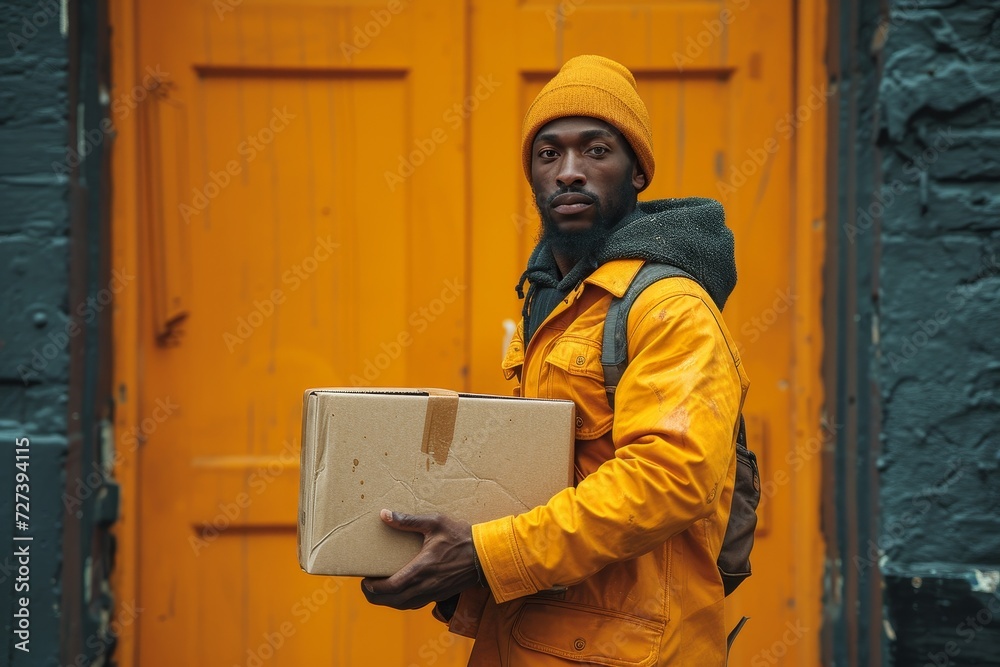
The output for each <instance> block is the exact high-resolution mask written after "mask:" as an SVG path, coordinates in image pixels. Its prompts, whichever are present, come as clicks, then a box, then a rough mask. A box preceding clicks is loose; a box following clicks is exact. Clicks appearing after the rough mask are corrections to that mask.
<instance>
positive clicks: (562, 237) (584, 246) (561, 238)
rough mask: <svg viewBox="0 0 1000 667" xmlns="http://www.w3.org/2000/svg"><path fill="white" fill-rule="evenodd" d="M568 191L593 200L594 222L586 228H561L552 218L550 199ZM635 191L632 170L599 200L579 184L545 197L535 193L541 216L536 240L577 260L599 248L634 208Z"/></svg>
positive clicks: (536, 204)
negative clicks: (540, 228) (608, 193)
mask: <svg viewBox="0 0 1000 667" xmlns="http://www.w3.org/2000/svg"><path fill="white" fill-rule="evenodd" d="M569 192H573V193H578V194H582V195H584V196H586V197H590V198H591V199H592V200H593V201H594V208H595V210H596V213H595V215H594V223H593V224H592V225H591V226H590V227H588V228H586V229H577V230H563V229H560V228H559V226H558V225H557V224H556V222H555V220H553V219H552V200H553V199H555V198H556V197H557V196H558V195H562V194H566V193H569ZM636 198H637V193H636V191H635V187H634V186H633V185H632V177H631V173H628V174H626V177H625V178H624V179H623V180H622V182H621V183H619V185H618V187H617V188H615V190H614V192H613V193H612V194H611V195H610V196H609V197H607V198H606V199H602V198H601V197H598V196H597V194H596V193H594V192H592V191H590V190H588V189H586V188H582V187H568V188H560V189H559V190H556V191H555V192H553V193H552V194H551V195H550V196H548V197H545V198H544V201H543V196H542V195H540V194H539V193H537V192H536V193H535V206H536V207H537V208H538V215H539V217H540V218H541V219H542V231H541V235H540V236H539V239H538V241H539V243H542V242H547V243H548V244H549V245H550V246H551V248H552V250H554V251H556V252H559V253H561V254H564V255H566V256H567V257H570V258H572V259H575V260H580V259H583V258H584V257H586V256H587V255H589V254H590V253H591V252H593V251H594V250H596V249H597V248H599V247H600V246H601V245H602V244H603V243H604V241H605V239H607V238H608V236H610V235H611V232H612V230H613V229H614V228H615V226H616V225H617V224H618V223H619V222H620V221H621V220H622V218H624V217H625V216H626V215H628V214H629V213H631V212H632V209H634V208H635V204H636Z"/></svg>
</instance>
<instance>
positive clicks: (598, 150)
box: [590, 146, 609, 157]
mask: <svg viewBox="0 0 1000 667" xmlns="http://www.w3.org/2000/svg"><path fill="white" fill-rule="evenodd" d="M590 152H591V153H593V154H594V155H596V156H597V157H603V156H605V155H607V154H608V152H609V151H608V149H607V148H605V147H604V146H594V147H592V148H591V149H590Z"/></svg>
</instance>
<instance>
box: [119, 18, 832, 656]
mask: <svg viewBox="0 0 1000 667" xmlns="http://www.w3.org/2000/svg"><path fill="white" fill-rule="evenodd" d="M117 4H118V5H119V6H120V5H122V4H127V5H128V6H129V8H130V9H129V10H128V11H118V12H116V13H115V15H116V16H119V15H120V16H129V15H130V12H132V13H134V14H135V17H136V18H135V21H134V27H133V25H132V24H126V25H122V26H117V27H116V29H118V30H133V29H134V30H135V31H136V34H135V38H134V43H135V45H136V46H135V52H134V54H131V56H128V57H131V58H133V60H134V61H132V62H129V63H128V66H127V67H125V68H124V69H125V70H126V71H136V72H142V71H144V68H146V67H147V66H148V67H153V66H159V67H160V69H161V71H163V72H166V73H168V76H167V77H166V80H167V83H166V85H164V86H163V87H162V90H160V91H159V93H158V96H157V98H156V100H155V105H145V106H140V107H139V110H138V112H137V114H136V117H135V118H132V119H128V122H133V121H134V120H136V119H138V120H141V123H140V125H141V129H143V130H144V131H143V132H137V134H136V136H137V137H139V143H140V146H139V148H140V150H139V151H138V155H140V156H141V159H140V158H136V159H135V161H134V166H135V169H136V170H137V177H136V181H137V183H138V200H137V201H135V203H134V211H132V213H131V214H130V215H124V216H122V215H119V216H118V217H117V218H116V220H115V225H116V228H117V229H118V230H121V231H116V238H117V239H119V240H122V239H124V240H126V241H130V240H132V239H134V242H135V245H136V248H138V249H139V250H137V251H136V252H137V260H136V263H137V265H138V266H137V269H138V271H137V273H138V276H139V282H140V283H141V284H142V293H141V297H140V298H139V299H138V300H137V303H136V304H135V305H134V306H132V307H133V308H134V311H133V312H131V313H130V317H131V318H132V320H133V321H136V320H137V321H138V329H137V331H136V333H135V334H134V336H135V338H134V339H135V340H137V345H136V348H137V349H136V350H130V351H122V352H121V353H120V354H119V355H118V357H117V358H118V359H121V360H125V363H127V364H130V367H129V369H127V370H126V371H120V372H119V376H120V377H126V378H132V380H131V381H132V382H133V383H134V385H129V386H128V387H125V386H124V385H123V392H124V391H125V390H126V389H127V390H128V392H127V393H128V395H129V396H133V395H134V396H137V397H138V398H137V401H138V408H137V410H136V416H135V417H134V425H135V426H141V431H142V434H143V438H142V443H141V445H140V446H139V450H138V452H137V454H136V459H135V466H136V468H135V470H136V472H135V481H134V488H132V489H131V493H132V494H134V496H130V495H129V489H128V488H126V494H125V498H126V499H125V501H124V502H125V507H126V508H127V509H128V508H133V507H134V512H133V513H132V514H130V513H129V512H128V511H127V510H126V512H125V514H126V518H125V521H124V523H123V524H122V528H121V530H125V531H129V530H131V531H134V533H135V535H134V538H133V536H131V535H127V536H126V539H125V540H124V543H126V544H127V543H130V540H131V539H134V540H135V543H136V545H137V548H136V549H135V552H134V553H131V552H130V553H123V554H122V558H124V559H135V562H134V564H133V567H134V569H135V571H136V572H137V574H136V582H137V583H136V588H137V597H138V606H139V607H141V608H143V610H144V611H143V613H142V614H140V616H139V618H138V620H137V622H136V625H135V626H134V627H132V626H130V627H127V628H124V630H123V631H124V632H125V633H126V634H127V635H128V638H127V640H126V641H125V642H123V646H124V647H132V651H131V652H126V653H125V654H123V655H121V656H120V658H121V662H122V664H123V665H133V664H141V665H144V666H145V665H151V666H155V665H168V664H185V665H196V666H197V665H206V666H207V665H213V666H214V665H255V664H261V665H267V664H274V665H280V664H286V665H305V664H331V665H400V666H404V667H408V666H409V665H411V664H416V665H430V664H435V665H460V664H464V662H465V656H467V654H468V648H469V643H468V642H467V641H466V640H464V639H458V638H455V637H453V636H451V635H449V634H448V633H447V632H445V630H444V626H442V625H440V624H439V623H437V622H436V621H434V620H432V619H431V618H430V615H429V612H428V610H426V609H425V610H421V611H417V612H407V613H399V612H395V611H391V610H383V609H378V608H373V607H371V606H370V605H368V604H367V603H366V602H365V600H364V598H363V596H362V595H361V594H360V591H359V586H358V582H357V580H356V579H340V578H321V577H311V576H307V575H305V574H303V573H301V572H300V571H299V568H298V565H297V563H296V549H295V519H296V504H297V493H298V473H297V471H298V451H299V450H298V447H299V420H300V410H301V405H300V401H301V391H302V389H304V388H306V387H309V386H316V385H361V384H364V385H382V386H393V385H396V386H440V387H450V388H457V389H465V390H471V391H478V392H490V393H500V394H507V393H509V392H510V386H509V384H508V383H506V382H505V381H504V380H503V378H502V375H501V373H500V371H499V362H500V358H501V355H502V352H503V347H504V346H503V342H504V339H505V337H506V336H508V335H509V331H510V325H511V323H512V322H514V321H516V320H517V318H518V317H519V314H520V310H521V306H522V304H521V302H520V301H518V300H517V298H516V296H515V293H514V289H513V287H514V283H515V282H516V280H517V278H518V276H519V275H520V274H521V271H522V270H523V269H524V265H525V262H526V261H527V258H528V254H529V253H530V251H531V249H532V247H533V245H534V242H535V239H536V237H537V233H538V221H537V215H536V213H535V212H534V207H533V204H532V200H531V193H530V189H529V187H528V184H527V183H526V182H525V179H524V177H523V174H522V170H521V165H520V157H519V156H520V151H519V146H520V123H521V118H522V117H523V114H524V111H525V110H526V109H527V107H528V105H529V104H530V102H531V100H532V99H533V97H534V95H535V94H536V93H537V92H538V91H539V90H540V89H541V87H542V86H543V85H544V83H545V82H546V81H547V80H548V79H549V78H550V77H551V76H552V75H553V74H554V73H555V72H556V71H557V69H558V67H559V66H560V65H561V64H562V62H564V61H565V59H567V58H569V57H571V56H573V55H578V54H581V53H592V52H593V53H600V54H602V55H607V56H609V57H612V58H616V59H618V60H620V61H621V62H623V63H624V64H626V65H627V66H629V67H630V68H631V69H632V70H633V71H634V72H635V74H636V78H637V80H638V86H639V92H640V94H641V95H642V97H643V99H644V100H645V101H646V103H647V105H648V107H649V111H650V115H651V118H652V121H653V135H654V147H655V157H656V161H657V171H656V176H655V178H654V180H653V183H652V186H651V187H650V188H649V190H647V192H646V193H645V194H644V195H643V198H648V199H652V198H660V197H674V196H690V195H701V196H709V197H715V198H719V199H721V200H722V201H723V203H724V204H725V207H726V212H727V216H728V220H729V224H730V225H731V226H732V227H733V229H734V231H735V233H736V238H737V262H738V265H739V268H740V282H739V286H738V287H737V290H736V293H735V294H734V296H733V297H732V299H731V300H730V303H729V304H728V306H727V308H726V312H725V316H726V319H727V322H728V324H729V328H730V330H731V331H732V333H733V334H734V336H735V337H736V338H737V340H738V341H739V342H740V344H741V346H742V349H743V356H744V359H745V363H746V364H747V367H748V372H749V374H750V378H751V382H752V387H751V391H750V396H749V399H748V404H747V406H746V413H747V417H748V424H749V426H750V432H751V441H752V443H753V445H754V446H755V448H756V449H757V450H758V452H759V455H760V457H761V459H762V461H763V462H764V473H763V474H764V479H765V482H768V481H771V482H772V486H771V487H767V485H766V484H765V496H766V498H765V501H764V505H763V506H762V509H761V516H762V522H761V526H760V529H759V531H758V538H759V542H758V545H757V547H756V549H755V552H754V568H755V575H754V577H752V578H751V579H750V581H749V582H748V583H746V584H744V586H743V587H742V588H741V589H740V591H739V592H738V593H737V594H736V595H735V596H733V598H732V599H731V600H730V601H729V604H728V608H729V613H730V615H731V624H732V623H734V622H735V619H736V618H737V617H738V615H739V614H741V613H747V614H748V615H751V616H753V621H752V622H751V623H750V624H749V625H748V627H747V629H746V630H744V634H743V635H742V636H741V638H740V640H739V642H738V643H737V646H736V653H735V655H734V657H733V659H732V660H731V664H738V665H743V664H774V663H772V662H769V656H774V655H777V652H773V653H764V651H771V650H772V649H774V647H775V646H778V647H779V648H780V650H781V656H780V657H781V664H789V665H792V664H794V665H814V664H816V663H817V661H818V658H817V646H816V642H817V638H818V632H816V629H817V628H818V625H817V624H818V606H819V600H820V591H819V589H818V581H819V577H818V576H816V577H815V579H816V582H817V588H815V589H808V590H807V589H805V588H803V587H801V586H800V587H798V588H796V587H795V582H796V581H797V580H798V581H801V580H802V579H803V575H802V572H803V570H804V571H806V572H817V573H818V572H820V571H821V570H822V567H821V563H820V561H819V560H818V558H819V557H820V556H819V555H818V554H819V552H818V551H815V550H814V551H813V553H816V554H817V555H816V558H817V560H816V562H801V561H800V560H797V559H796V558H794V557H793V554H794V553H799V552H802V551H807V550H804V549H802V548H801V545H803V544H814V543H815V542H816V541H817V538H818V533H817V532H816V531H815V530H814V526H813V524H808V526H809V527H808V528H807V529H806V528H800V527H799V526H797V525H796V521H795V520H794V517H796V516H799V515H800V511H796V510H794V507H795V503H796V502H797V500H798V501H799V502H802V501H801V500H799V499H797V497H796V494H797V493H798V490H797V489H798V488H799V487H798V486H797V485H796V484H788V483H782V482H780V481H775V480H776V478H774V477H773V476H772V475H770V474H769V469H770V468H771V466H772V465H773V466H775V468H777V467H778V466H779V465H780V464H781V462H783V461H786V460H787V457H788V456H789V455H790V453H791V452H792V451H793V439H792V431H793V418H792V398H791V397H792V396H793V394H795V392H801V391H804V390H806V389H807V388H804V387H799V386H797V385H795V383H794V377H795V376H794V375H793V368H794V359H793V352H792V350H793V338H792V336H793V320H794V312H795V311H794V309H793V308H782V310H780V312H779V311H778V310H777V308H776V306H775V303H776V300H778V299H780V298H781V296H782V295H783V294H794V291H795V285H794V282H793V280H792V266H793V264H792V261H791V252H792V250H791V248H792V247H793V239H794V232H795V229H794V225H793V220H792V214H791V211H792V197H793V192H792V190H791V182H792V157H791V156H792V153H793V146H792V137H791V135H788V136H786V135H785V134H784V132H783V131H782V126H780V125H779V121H780V120H781V119H782V118H783V117H784V116H785V114H787V113H788V112H790V111H791V110H792V106H793V93H794V91H793V89H792V80H793V67H792V48H793V44H794V40H793V39H792V17H793V7H792V3H790V2H780V3H749V2H746V1H745V0H736V1H734V2H732V3H718V2H673V1H669V0H662V1H653V0H647V1H645V2H624V1H621V0H602V1H601V2H597V1H595V0H591V1H590V2H581V1H578V2H566V1H565V0H560V1H552V2H546V1H542V0H521V1H520V2H518V1H516V0H491V1H489V2H487V1H485V0H482V1H480V0H475V1H471V2H460V1H459V0H435V2H429V1H427V0H411V1H409V2H404V1H402V0H401V1H400V2H398V3H397V2H395V1H392V2H390V1H388V0H386V1H382V0H371V1H368V2H362V1H361V0H356V1H346V0H340V1H334V0H331V1H325V0H309V1H308V2H300V3H297V4H295V5H287V4H285V3H281V2H278V1H277V0H242V1H240V2H237V1H236V0H214V1H213V0H182V1H181V2H178V3H141V4H140V3H135V2H132V1H131V0H120V2H118V3H117ZM725 12H728V13H725ZM122 57H123V56H121V55H118V56H116V59H120V58H122ZM154 110H155V111H156V114H154V113H153V111H154ZM157 114H158V115H157ZM124 122H125V121H123V124H124ZM154 136H155V137H158V140H157V141H153V140H152V139H151V137H154ZM170 139H172V140H173V141H172V142H171V141H170ZM772 139H773V140H774V142H775V144H774V145H776V146H777V149H776V150H774V151H767V155H766V157H765V158H764V159H763V160H762V161H760V160H759V161H757V162H755V161H754V160H753V158H754V156H758V155H759V154H760V150H761V148H762V147H765V146H770V145H771V144H770V143H769V140H772ZM130 159H131V158H129V157H128V156H127V155H117V154H116V160H124V161H125V162H126V163H127V164H131V163H128V161H129V160H130ZM747 160H751V161H750V162H749V163H748V162H747ZM747 165H749V166H747ZM128 168H129V167H128V166H126V167H118V168H116V169H117V171H116V174H121V173H122V171H121V170H122V169H125V170H127V169H128ZM116 182H119V181H116ZM121 182H124V179H122V180H121ZM130 197H131V195H129V194H128V193H125V194H121V193H119V194H116V198H117V199H116V201H117V202H118V207H117V208H116V210H117V211H121V210H127V209H126V208H125V204H122V202H126V203H127V202H130V201H131V199H130ZM129 230H131V231H129ZM136 230H137V231H136ZM793 300H794V299H793ZM120 322H121V321H120V320H119V324H118V325H117V326H118V328H117V329H116V333H120V332H124V334H126V335H132V329H131V326H132V325H131V324H121V323H120ZM801 375H802V374H801V373H800V374H799V376H801ZM123 395H124V394H123ZM165 406H166V407H165ZM129 409H131V408H129ZM122 414H131V413H126V412H123V413H122ZM155 415H161V416H163V415H165V416H164V417H163V418H162V419H159V418H157V417H154V416H155ZM129 418H131V417H129ZM143 420H148V421H143ZM147 423H148V424H149V425H150V426H149V427H147ZM119 425H120V426H122V425H124V426H126V427H127V426H128V425H129V424H128V423H125V422H119ZM129 461H130V463H131V461H132V459H129ZM768 488H771V489H773V490H774V492H773V493H771V494H768V493H767V489H768ZM132 498H134V499H132ZM806 500H808V498H806ZM130 503H134V505H131V504H130ZM806 578H807V577H806ZM789 623H791V624H793V625H795V624H797V623H804V624H805V626H806V627H807V628H808V629H809V634H807V635H806V636H805V637H799V638H796V639H795V641H793V642H789V641H786V640H784V639H783V637H786V636H788V633H787V624H789ZM796 627H800V626H796ZM754 660H758V662H756V663H754ZM759 660H763V661H764V662H759Z"/></svg>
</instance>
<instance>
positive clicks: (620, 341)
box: [601, 262, 694, 410]
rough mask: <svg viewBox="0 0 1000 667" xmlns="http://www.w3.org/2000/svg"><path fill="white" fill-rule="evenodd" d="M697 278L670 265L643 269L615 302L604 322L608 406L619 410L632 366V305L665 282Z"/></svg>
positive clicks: (613, 299)
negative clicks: (618, 398)
mask: <svg viewBox="0 0 1000 667" xmlns="http://www.w3.org/2000/svg"><path fill="white" fill-rule="evenodd" d="M676 277H682V278H691V280H694V278H692V277H691V275H690V274H688V273H687V272H685V271H683V270H681V269H679V268H677V267H676V266H671V265H669V264H651V263H649V262H647V263H645V264H643V265H642V268H641V269H639V273H637V274H636V276H635V278H633V279H632V284H630V285H629V286H628V289H627V290H625V294H623V295H622V297H621V298H620V299H618V298H612V299H611V305H610V306H609V307H608V316H607V318H606V319H605V320H604V338H603V340H602V342H601V365H602V366H604V390H605V391H606V392H607V394H608V404H609V405H610V406H611V409H612V410H614V409H615V391H617V390H618V383H619V382H620V381H621V379H622V375H624V373H625V368H626V367H627V366H628V338H627V335H626V334H627V329H628V313H629V311H630V310H632V304H634V303H635V300H636V299H638V298H639V295H640V294H642V292H643V290H645V289H646V288H647V287H649V286H650V285H652V284H653V283H655V282H658V281H660V280H663V279H664V278H676Z"/></svg>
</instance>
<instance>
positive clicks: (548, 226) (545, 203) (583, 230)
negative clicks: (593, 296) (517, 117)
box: [531, 116, 646, 257]
mask: <svg viewBox="0 0 1000 667" xmlns="http://www.w3.org/2000/svg"><path fill="white" fill-rule="evenodd" d="M645 184H646V177H645V175H644V174H643V173H642V172H641V171H640V170H639V167H638V162H637V160H636V159H635V155H634V154H633V152H632V149H631V147H630V146H629V144H628V141H626V139H625V137H624V136H623V135H622V133H621V132H619V131H618V129H617V128H615V127H613V126H611V125H609V124H608V123H605V122H604V121H602V120H598V119H596V118H585V117H580V116H574V117H569V118H559V119H556V120H554V121H552V122H550V123H547V124H546V125H544V126H543V127H542V128H541V129H540V130H539V131H538V134H537V135H535V140H534V143H533V144H532V157H531V189H532V191H533V192H534V193H535V204H536V205H537V206H538V212H539V215H541V218H542V236H543V238H545V239H548V240H549V241H551V243H552V247H553V249H554V250H556V251H561V252H565V253H567V254H570V255H573V256H576V257H582V256H583V255H584V254H586V253H587V252H588V251H589V250H591V249H592V248H593V247H594V245H595V244H596V243H598V242H599V241H600V240H601V239H603V238H604V237H605V236H606V235H607V233H608V231H609V230H610V229H611V228H612V227H614V226H615V225H616V224H618V222H619V221H620V220H621V219H622V218H623V217H625V216H626V215H627V214H628V213H630V212H631V211H632V209H633V208H634V207H635V201H636V195H637V194H638V192H639V190H641V189H642V188H643V186H645Z"/></svg>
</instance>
